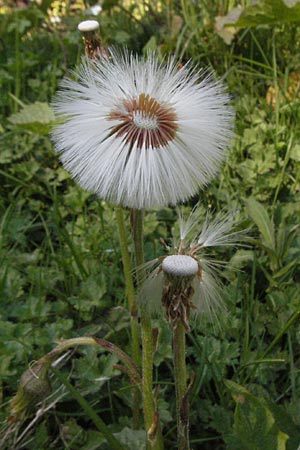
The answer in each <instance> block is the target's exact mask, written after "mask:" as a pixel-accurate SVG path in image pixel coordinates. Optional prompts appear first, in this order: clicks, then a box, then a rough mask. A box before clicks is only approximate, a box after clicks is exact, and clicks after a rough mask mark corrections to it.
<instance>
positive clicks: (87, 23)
mask: <svg viewBox="0 0 300 450" xmlns="http://www.w3.org/2000/svg"><path fill="white" fill-rule="evenodd" d="M98 29H99V23H98V22H97V20H84V21H83V22H80V23H79V24H78V30H79V31H80V32H81V33H88V32H89V31H97V30H98Z"/></svg>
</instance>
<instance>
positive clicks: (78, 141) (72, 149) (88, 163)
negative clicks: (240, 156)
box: [52, 51, 233, 208]
mask: <svg viewBox="0 0 300 450" xmlns="http://www.w3.org/2000/svg"><path fill="white" fill-rule="evenodd" d="M142 93H144V94H145V95H149V96H150V97H152V98H154V99H155V100H156V101H157V102H158V103H159V104H163V105H168V106H169V107H170V108H172V110H173V111H174V112H175V113H176V118H177V122H176V124H177V130H176V134H175V136H174V138H173V139H172V140H169V141H168V142H167V143H166V145H164V146H160V147H158V148H155V147H153V146H150V147H148V148H147V147H146V146H145V145H143V146H142V148H138V146H137V145H136V144H133V145H129V144H128V143H126V142H125V139H124V138H123V137H122V136H120V137H116V135H115V134H114V135H110V133H111V130H112V127H113V126H115V125H117V124H118V122H117V121H114V120H111V119H110V120H108V116H109V114H110V113H111V112H112V111H114V110H115V109H116V108H118V109H121V108H122V105H123V104H124V101H126V100H127V101H128V100H130V99H132V98H137V97H138V96H139V95H140V94H142ZM228 101H229V97H228V95H227V94H226V92H225V90H224V87H223V85H222V84H221V83H220V82H219V81H215V80H213V78H212V76H211V75H207V74H206V75H205V76H204V75H203V72H202V71H199V72H195V71H193V70H192V69H191V67H190V66H189V65H186V66H184V67H182V68H181V69H178V68H177V64H176V61H175V60H174V59H169V60H168V61H166V62H163V63H160V62H159V61H158V59H157V57H156V55H155V54H151V53H149V54H148V56H147V57H146V58H141V59H140V58H138V57H137V56H134V55H132V54H130V53H127V52H125V53H123V54H120V53H117V52H115V51H110V59H109V60H108V59H103V58H102V59H101V60H99V61H93V62H92V63H89V61H87V60H84V61H83V63H82V64H81V66H80V68H79V72H78V79H77V80H76V81H75V80H72V79H65V80H64V81H63V82H62V86H61V90H60V91H59V92H58V93H57V95H56V98H55V100H54V110H55V112H56V115H57V116H58V118H59V121H60V123H59V124H58V125H56V126H55V127H54V129H53V131H52V138H53V141H54V143H55V149H56V150H57V152H59V153H60V158H61V161H62V163H63V165H64V167H65V168H66V169H67V170H68V171H69V172H70V173H71V175H72V176H73V177H74V178H75V179H76V180H77V181H78V183H79V184H80V185H81V186H82V187H83V188H85V189H87V190H89V191H91V192H93V193H95V194H97V195H98V196H99V197H100V198H102V199H105V200H107V201H111V202H113V203H115V204H121V205H123V206H128V207H132V208H145V207H153V206H166V205H168V204H172V205H175V204H177V203H178V202H182V201H185V200H187V199H188V198H189V197H190V196H192V195H194V194H195V193H197V191H198V189H199V187H203V186H204V185H206V184H207V183H208V182H209V181H210V179H211V178H212V177H213V176H214V175H215V174H216V172H217V170H218V166H219V164H220V162H221V161H222V160H223V159H224V156H225V148H226V146H227V145H228V141H229V138H230V136H231V129H232V115H233V114H232V110H231V108H230V106H228ZM141 123H142V122H141ZM153 123H155V122H153Z"/></svg>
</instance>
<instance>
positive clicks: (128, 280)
mask: <svg viewBox="0 0 300 450" xmlns="http://www.w3.org/2000/svg"><path fill="white" fill-rule="evenodd" d="M116 218H117V223H118V230H119V239H120V248H121V255H122V262H123V272H124V278H125V287H126V295H127V300H128V309H129V313H130V327H131V356H132V359H133V360H134V362H135V363H136V364H137V365H138V366H139V363H140V346H139V324H138V317H137V305H136V298H135V294H134V285H133V278H132V271H131V264H130V256H129V251H128V245H127V239H126V231H125V225H124V216H123V210H122V208H121V207H117V208H116ZM139 397H140V396H139V390H138V388H137V387H136V388H135V389H134V391H133V406H132V415H133V428H134V429H138V428H139V403H140V398H139Z"/></svg>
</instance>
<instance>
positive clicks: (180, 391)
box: [173, 320, 190, 450]
mask: <svg viewBox="0 0 300 450" xmlns="http://www.w3.org/2000/svg"><path fill="white" fill-rule="evenodd" d="M173 359H174V378H175V391H176V419H177V439H178V450H189V449H190V444H189V403H188V389H187V375H186V362H185V328H184V326H183V323H182V322H181V321H180V320H179V321H178V322H177V323H176V325H175V326H174V327H173Z"/></svg>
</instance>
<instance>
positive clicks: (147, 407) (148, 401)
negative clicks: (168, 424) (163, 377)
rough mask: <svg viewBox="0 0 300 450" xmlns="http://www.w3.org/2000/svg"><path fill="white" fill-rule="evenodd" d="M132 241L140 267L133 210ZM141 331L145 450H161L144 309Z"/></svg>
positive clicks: (139, 218) (137, 216)
mask: <svg viewBox="0 0 300 450" xmlns="http://www.w3.org/2000/svg"><path fill="white" fill-rule="evenodd" d="M132 233H133V241H134V248H135V260H136V266H137V267H141V265H142V264H143V263H144V241H143V238H144V237H143V211H142V210H137V209H136V210H133V229H132ZM143 277H144V274H143V271H142V270H138V272H137V285H138V289H139V288H140V287H141V285H142V281H143ZM141 329H142V395H143V411H144V421H145V427H146V432H147V436H148V441H147V449H151V450H162V449H163V442H162V435H161V430H160V427H159V424H158V423H157V421H156V420H157V416H156V412H155V409H154V399H153V393H152V385H153V373H152V372H153V350H154V349H153V336H152V326H151V317H150V314H149V312H148V310H147V309H146V308H145V307H141Z"/></svg>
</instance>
